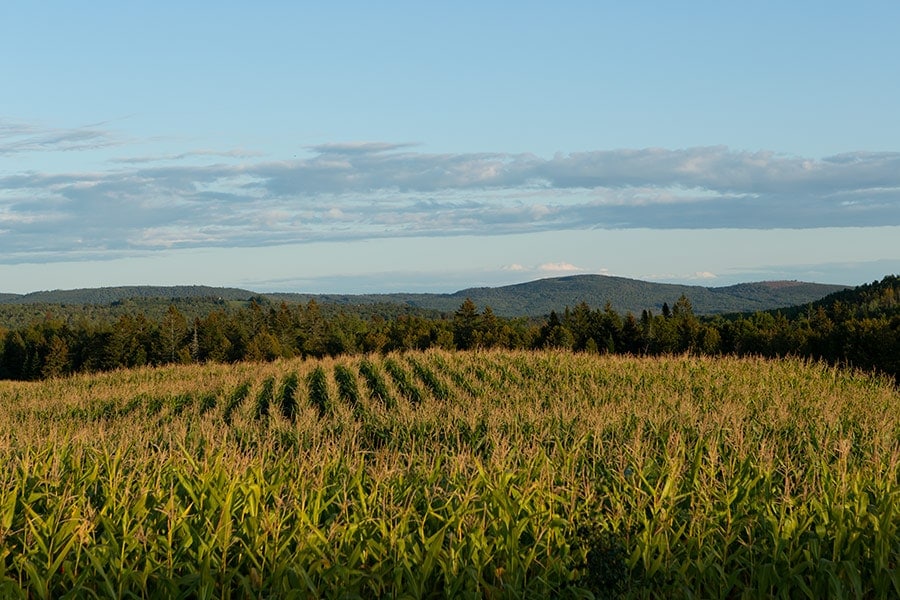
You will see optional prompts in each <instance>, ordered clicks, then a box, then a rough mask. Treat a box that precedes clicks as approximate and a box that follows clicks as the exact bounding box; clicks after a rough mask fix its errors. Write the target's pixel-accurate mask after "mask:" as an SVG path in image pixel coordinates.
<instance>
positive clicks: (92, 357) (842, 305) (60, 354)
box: [0, 276, 900, 380]
mask: <svg viewBox="0 0 900 600" xmlns="http://www.w3.org/2000/svg"><path fill="white" fill-rule="evenodd" d="M829 298H830V300H826V301H823V302H820V303H817V304H815V305H810V306H807V307H800V308H794V309H791V310H787V311H781V312H777V311H776V312H772V311H769V312H757V313H753V314H747V315H735V316H730V317H723V316H718V317H711V318H710V317H699V316H697V315H695V314H694V311H693V308H692V306H691V303H690V300H689V299H688V298H687V297H685V296H682V297H680V298H678V299H677V300H676V301H675V302H674V303H673V305H672V306H671V307H669V305H668V304H665V305H663V307H662V310H661V312H660V313H659V314H654V313H653V312H652V311H649V310H645V311H643V312H642V313H641V314H640V315H634V314H632V313H630V312H629V313H626V314H624V315H621V314H619V313H618V312H616V311H615V310H613V309H612V308H611V307H610V305H609V304H607V305H606V306H605V307H603V308H592V307H590V306H589V305H588V304H587V303H584V302H582V303H581V304H578V305H577V306H575V307H571V308H568V307H567V308H565V309H564V310H562V311H561V312H552V313H550V315H548V316H546V317H545V318H542V319H528V318H505V317H500V316H497V315H496V314H494V312H493V311H492V310H491V308H490V307H487V306H486V307H484V308H483V309H479V308H478V307H477V306H476V305H475V304H474V303H473V302H472V301H471V300H466V301H465V302H463V303H462V304H461V306H460V307H459V309H458V310H456V311H455V312H454V313H452V314H449V315H442V316H434V317H432V316H421V315H415V314H408V315H403V314H401V315H397V316H393V317H389V318H384V317H381V316H379V315H378V314H374V315H373V314H366V313H363V312H359V313H357V312H354V311H353V310H352V309H349V308H348V309H341V310H338V311H333V310H328V311H325V310H323V309H322V307H321V306H319V304H317V303H316V301H315V300H310V301H309V302H308V303H306V304H305V305H304V304H297V305H288V304H286V303H281V304H280V305H274V304H269V303H267V302H266V301H265V300H263V299H260V301H254V302H251V303H250V305H249V307H247V308H239V309H229V310H226V309H216V310H212V311H210V312H209V313H208V314H206V315H205V316H202V317H195V318H194V319H193V320H190V319H188V318H187V317H186V316H185V315H184V314H183V312H182V311H180V310H179V309H178V307H176V306H175V305H174V304H173V305H170V306H169V308H168V310H167V311H166V312H165V314H164V315H163V316H162V317H161V318H151V317H148V316H147V315H145V314H144V313H143V312H135V313H131V314H124V315H121V316H119V317H118V318H117V319H116V320H115V321H113V322H109V323H98V322H92V321H87V320H83V321H80V322H75V323H69V322H66V321H63V320H61V319H57V318H53V316H52V315H50V314H48V315H46V316H45V317H44V318H42V319H37V320H35V321H33V322H31V323H30V324H28V325H27V326H24V327H17V328H13V329H9V330H2V329H0V378H3V379H20V380H35V379H43V378H48V377H58V376H64V375H68V374H71V373H85V372H87V373H90V372H97V371H107V370H113V369H118V368H124V367H136V366H143V365H162V364H170V363H197V362H207V361H216V362H237V361H247V360H253V361H268V360H274V359H276V358H280V357H284V358H289V357H295V356H304V357H324V356H336V355H341V354H353V353H370V352H375V353H378V352H391V351H403V350H413V349H417V350H425V349H428V348H443V349H459V350H469V349H476V348H484V349H488V348H507V349H537V348H559V349H568V350H572V351H579V352H599V353H623V354H624V353H627V354H635V355H658V354H668V353H684V352H689V353H698V354H710V355H715V354H736V355H742V354H754V355H762V356H769V357H780V356H787V355H797V356H806V357H810V358H815V359H824V360H827V361H831V362H834V363H840V364H848V365H853V366H857V367H860V368H862V369H867V370H879V371H882V372H885V373H888V374H890V375H893V376H894V377H896V378H900V280H898V278H897V277H896V276H888V277H886V278H885V279H884V280H883V281H882V282H874V283H873V284H869V285H866V286H861V287H860V288H857V289H856V290H855V291H854V293H853V294H850V293H846V292H845V293H842V294H839V295H834V296H833V297H829Z"/></svg>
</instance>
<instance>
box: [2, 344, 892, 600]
mask: <svg viewBox="0 0 900 600" xmlns="http://www.w3.org/2000/svg"><path fill="white" fill-rule="evenodd" d="M0 465H3V467H4V468H3V469H2V470H0V597H3V598H7V597H9V598H17V597H21V598H65V597H71V598H84V597H100V598H122V597H135V598H141V597H159V598H163V597H165V598H169V597H191V598H195V597H197V598H270V597H288V598H292V597H296V598H314V597H333V598H382V597H414V598H419V597H452V598H459V597H471V598H481V597H492V598H517V597H537V598H543V597H569V598H590V597H599V598H604V597H614V596H616V595H622V596H623V597H636V598H641V597H658V598H672V597H687V598H690V597H693V598H771V597H781V598H804V597H805V598H824V597H833V598H896V597H900V392H898V391H897V389H896V388H895V387H892V385H891V384H890V383H889V382H888V381H887V380H883V379H879V378H875V377H871V376H867V375H862V374H860V373H857V372H853V371H845V370H840V369H835V368H831V367H826V366H824V365H821V364H817V363H804V362H800V361H793V360H784V361H766V360H761V359H713V358H700V357H691V356H683V357H666V358H655V359H641V358H627V357H614V356H606V357H604V356H600V355H591V354H571V353H562V352H560V353H557V352H468V353H463V352H459V353H453V352H435V351H430V352H426V353H411V354H391V355H388V356H378V355H371V356H364V357H344V358H336V359H327V360H319V361H311V360H305V361H304V360H299V359H298V360H291V361H280V362H275V363H267V364H249V363H248V364H238V365H213V364H210V365H204V366H184V367H167V368H159V369H141V370H130V371H120V372H114V373H108V374H103V375H95V376H90V377H88V376H84V377H73V378H68V379H55V380H48V381H45V382H41V383H23V382H17V383H13V382H0Z"/></svg>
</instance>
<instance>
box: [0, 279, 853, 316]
mask: <svg viewBox="0 0 900 600" xmlns="http://www.w3.org/2000/svg"><path fill="white" fill-rule="evenodd" d="M847 287H848V286H842V285H828V284H820V283H805V282H799V281H763V282H756V283H741V284H737V285H731V286H726V287H702V286H693V285H677V284H668V283H653V282H648V281H640V280H636V279H627V278H624V277H613V276H607V275H573V276H568V277H555V278H549V279H540V280H537V281H530V282H527V283H519V284H514V285H507V286H501V287H477V288H467V289H463V290H460V291H458V292H454V293H452V294H412V293H394V294H360V295H353V294H297V293H273V294H261V293H258V292H253V291H249V290H243V289H238V288H219V287H207V286H170V287H154V286H124V287H109V288H92V289H79V290H55V291H45V292H33V293H30V294H0V305H3V304H7V305H22V304H32V305H36V304H45V305H70V306H72V305H110V304H115V303H121V302H123V301H126V300H132V299H141V300H143V301H144V302H147V301H153V300H159V301H161V302H170V301H172V300H174V299H191V298H194V299H205V300H209V299H215V300H217V301H230V302H234V301H244V302H246V301H249V300H250V299H251V298H256V299H257V300H259V301H263V299H266V300H268V301H271V302H281V301H285V302H288V303H296V302H304V303H305V302H308V301H309V300H310V299H315V300H316V302H319V303H322V304H335V305H347V306H350V305H361V304H394V305H402V306H404V307H407V308H410V309H420V310H423V311H429V312H430V311H439V312H445V313H449V312H452V311H455V310H456V309H457V308H458V307H459V305H460V304H462V302H463V301H464V300H465V299H466V298H471V299H472V301H473V302H475V304H476V305H478V306H479V307H484V306H490V307H491V308H492V309H493V310H494V312H495V313H496V314H498V315H501V316H506V317H516V316H540V315H545V314H547V313H549V312H550V311H552V310H562V309H563V308H565V307H566V306H570V307H572V306H575V305H577V304H579V303H581V302H586V303H588V304H589V305H590V306H592V307H602V306H604V305H605V304H606V303H607V302H609V303H610V305H611V306H612V308H614V309H615V310H616V311H618V312H622V313H624V312H628V311H630V312H633V313H635V314H639V313H640V312H641V311H642V310H644V309H648V310H652V311H654V312H657V313H658V312H659V311H660V310H661V308H662V306H663V303H666V302H667V303H669V305H671V304H673V303H674V302H675V300H677V299H678V298H679V296H681V295H682V294H684V295H685V296H687V298H688V299H689V300H690V301H691V303H692V305H693V307H694V312H695V313H697V314H721V313H732V312H748V311H757V310H769V309H774V308H781V307H788V306H794V305H803V304H807V303H810V302H813V301H816V300H818V299H820V298H823V297H824V296H827V295H828V294H831V293H834V292H838V291H841V290H845V289H847Z"/></svg>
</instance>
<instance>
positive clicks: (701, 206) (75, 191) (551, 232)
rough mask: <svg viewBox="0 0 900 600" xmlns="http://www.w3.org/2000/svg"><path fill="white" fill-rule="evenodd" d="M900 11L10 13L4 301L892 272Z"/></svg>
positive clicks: (899, 240)
mask: <svg viewBox="0 0 900 600" xmlns="http://www.w3.org/2000/svg"><path fill="white" fill-rule="evenodd" d="M898 23H900V3H897V2H895V1H894V0H890V1H883V2H867V1H865V0H862V1H860V2H855V3H852V4H851V3H846V2H829V1H819V2H807V1H804V0H801V1H798V2H790V3H785V2H768V1H760V2H752V3H750V2H747V3H732V2H705V1H692V2H684V3H669V2H649V1H640V0H637V1H635V2H629V3H622V2H602V1H593V2H565V1H561V2H554V3H549V2H529V1H520V2H516V3H500V2H495V3H487V2H468V1H459V2H453V3H426V2H383V3H374V2H342V1H335V2H327V3H325V2H317V3H313V2H275V1H268V2H267V1H265V0H261V1H259V2H254V3H249V2H228V1H222V0H219V1H217V2H206V1H195V2H170V1H168V0H157V1H155V2H142V1H135V2H118V1H117V2H107V1H104V0H98V1H92V2H90V3H72V2H64V1H58V0H48V1H42V2H33V1H27V2H25V1H19V0H7V1H5V2H3V3H2V6H0V292H5V293H27V292H32V291H38V290H50V289H72V288H82V287H97V286H114V285H194V284H197V285H223V286H235V287H243V288H247V289H252V290H254V291H261V292H268V291H297V292H321V293H326V292H327V293H362V292H395V291H417V292H451V291H455V290H458V289H462V288H466V287H472V286H495V285H505V284H509V283H517V282H522V281H529V280H534V279H539V278H543V277H554V276H561V275H575V274H582V273H601V274H609V275H617V276H622V277H633V278H637V279H645V280H651V281H667V282H679V283H694V284H698V285H706V286H720V285H730V284H733V283H738V282H745V281H761V280H773V279H799V280H805V281H818V282H823V283H841V284H849V285H856V284H861V283H866V282H870V281H873V280H877V279H881V278H882V277H883V276H884V275H887V274H891V273H900V110H898V107H900V36H897V34H896V32H897V24H898Z"/></svg>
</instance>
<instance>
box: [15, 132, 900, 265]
mask: <svg viewBox="0 0 900 600" xmlns="http://www.w3.org/2000/svg"><path fill="white" fill-rule="evenodd" d="M114 142H115V136H114V135H112V134H111V133H109V132H106V131H104V130H102V129H99V128H97V127H88V128H81V129H78V128H75V129H68V130H66V129H59V130H47V129H43V130H42V129H39V128H36V127H31V126H28V125H23V124H15V123H8V122H0V154H3V153H11V152H28V151H36V150H47V151H50V150H74V149H79V148H86V147H90V146H92V145H97V144H101V145H102V144H111V143H114ZM308 149H309V150H310V151H311V152H312V154H311V155H310V156H309V157H306V158H302V159H299V160H291V161H266V160H253V158H254V156H255V154H254V152H252V151H249V150H247V151H245V150H226V151H216V150H196V151H189V152H184V153H180V154H179V153H176V154H165V155H158V156H155V157H154V156H151V157H132V158H128V157H125V158H119V159H116V160H117V162H116V165H118V166H117V167H116V168H112V169H109V170H105V171H104V170H99V171H91V172H87V171H84V172H71V173H49V172H40V171H33V170H32V171H20V172H12V173H9V174H7V175H5V176H0V216H2V221H3V223H4V227H5V229H6V231H5V232H4V235H3V236H2V238H0V262H8V261H10V260H17V261H18V260H22V259H23V257H27V256H29V253H32V254H33V256H34V257H37V256H38V254H37V253H40V256H42V257H46V256H51V255H53V254H54V253H56V254H57V256H63V257H64V256H65V255H67V253H69V252H73V251H74V250H76V249H78V248H80V246H79V244H78V241H77V240H83V239H88V240H91V241H92V242H91V243H92V248H94V249H95V250H96V251H98V252H103V251H104V250H105V251H106V252H108V253H109V255H110V256H116V255H119V254H120V253H122V252H126V251H128V250H129V249H131V250H134V249H138V248H146V247H147V240H156V243H155V244H154V245H166V246H168V247H208V246H211V245H212V246H238V247H241V246H272V245H276V244H283V243H289V242H310V241H317V240H355V239H376V238H385V237H405V236H448V235H479V236H490V235H498V234H514V233H524V232H540V231H563V230H564V231H571V230H588V229H606V230H614V229H630V228H647V229H719V228H730V229H735V228H750V229H773V228H817V227H847V226H854V227H871V226H884V225H900V153H889V152H881V153H866V152H856V153H847V154H841V155H837V156H833V157H828V158H824V159H818V160H816V159H809V158H800V157H791V156H784V155H779V154H777V153H775V152H741V151H732V150H729V149H727V148H725V147H719V146H716V147H703V148H688V149H681V150H666V149H660V148H649V149H636V150H613V151H596V152H580V153H572V154H557V155H556V156H554V157H552V158H550V159H543V158H540V157H537V156H535V155H533V154H503V153H468V154H434V153H427V152H422V151H419V150H418V149H417V148H416V147H415V145H414V144H392V143H383V142H351V143H336V144H322V145H318V146H312V147H309V148H308ZM203 157H209V158H219V157H228V158H230V159H233V160H230V161H228V162H227V164H222V163H221V162H220V163H215V164H201V165H188V164H183V163H181V164H153V165H148V164H144V163H155V162H157V161H177V160H182V159H188V158H190V159H192V160H191V161H190V162H196V161H197V160H199V159H202V158H203ZM107 164H109V163H107ZM122 165H127V166H124V167H123V166H122ZM161 232H169V233H166V234H165V235H161ZM173 232H174V233H173ZM210 232H214V235H213V234H211V233H210ZM35 259H36V258H35ZM548 264H549V265H555V269H542V270H545V271H546V270H553V271H555V272H567V271H570V272H571V271H576V270H578V269H577V268H573V266H571V265H569V267H565V266H564V265H567V264H568V263H548ZM524 268H525V267H523V269H524ZM538 269H541V267H533V268H532V270H538ZM709 275H712V273H708V274H707V273H700V274H698V275H697V277H698V278H701V279H702V278H709Z"/></svg>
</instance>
